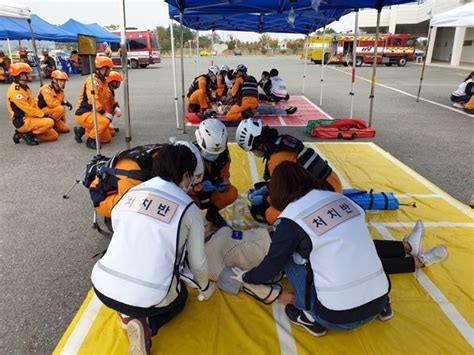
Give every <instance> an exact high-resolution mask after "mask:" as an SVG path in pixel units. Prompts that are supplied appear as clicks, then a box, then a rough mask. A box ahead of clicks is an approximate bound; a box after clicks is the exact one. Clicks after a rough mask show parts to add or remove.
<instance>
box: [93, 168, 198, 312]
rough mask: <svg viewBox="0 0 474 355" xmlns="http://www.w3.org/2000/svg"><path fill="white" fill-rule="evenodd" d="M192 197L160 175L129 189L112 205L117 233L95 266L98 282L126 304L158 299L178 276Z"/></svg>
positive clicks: (148, 304) (145, 303)
mask: <svg viewBox="0 0 474 355" xmlns="http://www.w3.org/2000/svg"><path fill="white" fill-rule="evenodd" d="M192 203H193V201H192V199H191V198H190V197H189V196H188V195H186V193H185V192H184V191H183V190H182V189H181V188H179V187H178V186H177V185H175V184H173V183H171V182H167V181H165V180H162V179H161V178H158V177H156V178H153V179H151V180H148V181H146V182H144V183H143V184H141V185H138V186H137V187H134V188H132V189H130V191H129V192H127V193H126V194H125V195H124V196H123V197H122V199H121V200H120V201H119V202H118V203H117V204H116V205H115V207H114V208H113V209H112V225H113V228H114V236H113V238H112V240H111V242H110V245H109V248H108V250H107V252H106V253H105V255H104V257H103V258H102V259H101V260H99V261H98V262H97V263H96V264H95V266H94V269H93V270H92V276H91V279H92V283H93V285H94V287H95V288H96V289H97V290H98V291H99V292H100V293H102V294H104V295H105V296H107V297H109V298H111V299H113V300H116V301H118V302H121V303H124V304H127V305H131V306H135V307H142V308H148V307H152V306H155V305H157V304H159V303H160V302H161V301H162V300H163V299H164V298H165V297H166V295H167V294H168V292H169V289H170V287H171V285H172V284H173V279H174V277H175V276H176V266H177V264H178V263H179V259H178V258H179V254H180V251H178V250H177V248H178V246H179V241H178V238H179V228H180V223H181V219H182V217H183V215H184V213H185V211H186V209H187V208H188V206H189V205H190V204H192Z"/></svg>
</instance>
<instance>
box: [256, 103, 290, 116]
mask: <svg viewBox="0 0 474 355" xmlns="http://www.w3.org/2000/svg"><path fill="white" fill-rule="evenodd" d="M256 111H257V112H258V113H259V114H260V115H284V114H286V111H285V110H283V109H282V108H279V107H275V106H267V105H259V106H258V107H257V109H256Z"/></svg>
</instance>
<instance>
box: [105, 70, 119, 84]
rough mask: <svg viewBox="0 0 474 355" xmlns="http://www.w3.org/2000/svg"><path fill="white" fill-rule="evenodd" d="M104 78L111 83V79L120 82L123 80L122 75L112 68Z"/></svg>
mask: <svg viewBox="0 0 474 355" xmlns="http://www.w3.org/2000/svg"><path fill="white" fill-rule="evenodd" d="M106 80H107V82H108V83H111V82H112V81H119V82H120V81H122V80H123V76H122V74H121V73H119V72H118V71H115V70H112V71H111V72H110V74H109V76H108V77H107V79H106Z"/></svg>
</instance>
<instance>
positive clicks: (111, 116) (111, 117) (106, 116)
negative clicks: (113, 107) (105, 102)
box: [104, 112, 114, 122]
mask: <svg viewBox="0 0 474 355" xmlns="http://www.w3.org/2000/svg"><path fill="white" fill-rule="evenodd" d="M104 117H105V118H108V119H109V121H110V122H112V120H113V119H114V116H113V115H112V114H111V113H108V112H106V113H104Z"/></svg>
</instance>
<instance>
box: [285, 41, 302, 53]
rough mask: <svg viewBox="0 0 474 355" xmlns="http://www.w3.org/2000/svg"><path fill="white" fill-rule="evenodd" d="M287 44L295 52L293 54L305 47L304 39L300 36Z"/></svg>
mask: <svg viewBox="0 0 474 355" xmlns="http://www.w3.org/2000/svg"><path fill="white" fill-rule="evenodd" d="M286 46H287V47H288V49H290V50H291V51H292V52H293V54H296V53H298V52H299V51H301V49H303V46H304V39H301V38H300V39H294V40H291V41H288V44H287V45H286Z"/></svg>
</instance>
